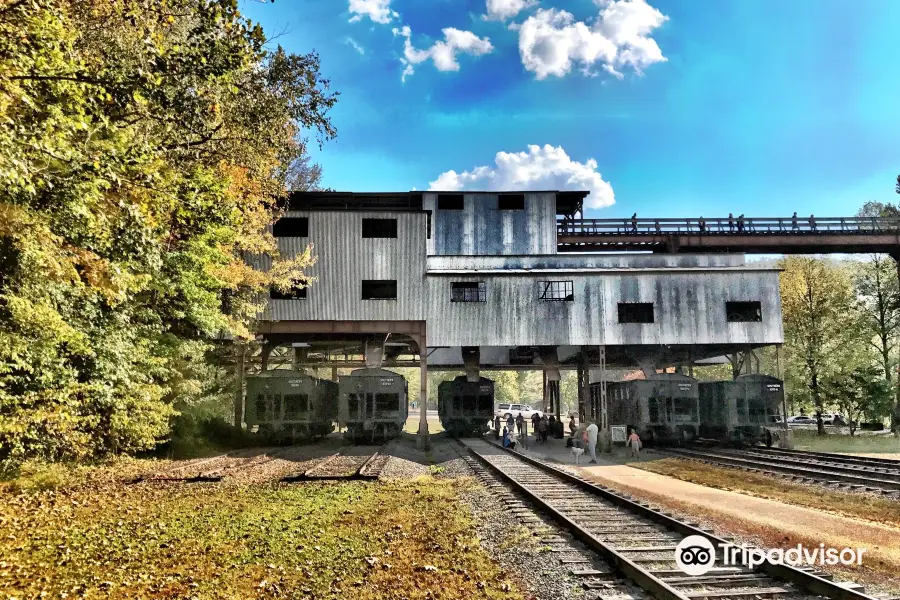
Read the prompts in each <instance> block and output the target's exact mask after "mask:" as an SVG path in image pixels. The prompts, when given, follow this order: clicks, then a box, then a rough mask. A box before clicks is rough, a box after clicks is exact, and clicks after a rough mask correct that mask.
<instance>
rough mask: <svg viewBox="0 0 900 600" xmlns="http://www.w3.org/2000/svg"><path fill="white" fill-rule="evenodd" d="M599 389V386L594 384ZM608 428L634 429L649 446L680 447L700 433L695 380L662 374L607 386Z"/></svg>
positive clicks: (682, 376)
mask: <svg viewBox="0 0 900 600" xmlns="http://www.w3.org/2000/svg"><path fill="white" fill-rule="evenodd" d="M593 385H599V384H593ZM606 397H607V406H608V410H609V423H610V425H625V426H627V427H628V428H630V429H634V430H636V431H637V432H638V435H640V436H641V440H642V441H643V442H644V443H646V444H649V445H657V446H662V445H679V444H683V443H687V442H690V441H692V440H694V439H696V438H697V436H698V433H699V429H700V420H699V411H698V399H699V394H698V389H697V380H696V379H694V378H692V377H687V376H684V375H678V374H669V373H663V374H659V375H657V376H656V377H655V378H653V379H638V380H634V381H620V382H612V383H608V384H607V387H606Z"/></svg>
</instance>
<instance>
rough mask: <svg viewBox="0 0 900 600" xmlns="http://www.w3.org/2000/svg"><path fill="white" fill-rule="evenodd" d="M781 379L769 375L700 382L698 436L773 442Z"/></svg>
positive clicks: (732, 441)
mask: <svg viewBox="0 0 900 600" xmlns="http://www.w3.org/2000/svg"><path fill="white" fill-rule="evenodd" d="M783 401H784V382H783V381H781V380H780V379H778V378H776V377H771V376H769V375H756V374H753V375H741V376H739V377H738V378H737V379H734V380H733V381H702V382H700V437H702V438H704V439H711V440H716V441H718V442H720V443H725V444H733V445H743V444H750V445H753V444H758V443H766V444H767V445H771V444H772V433H771V431H770V429H771V428H772V427H773V426H776V422H777V421H778V420H779V419H780V418H782V417H781V408H782V404H783Z"/></svg>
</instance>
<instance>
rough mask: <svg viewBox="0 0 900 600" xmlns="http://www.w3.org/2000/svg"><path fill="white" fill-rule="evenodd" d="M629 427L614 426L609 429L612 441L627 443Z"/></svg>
mask: <svg viewBox="0 0 900 600" xmlns="http://www.w3.org/2000/svg"><path fill="white" fill-rule="evenodd" d="M627 431H628V427H627V426H625V425H613V426H612V427H610V428H609V433H610V439H611V440H612V441H614V442H623V443H624V442H625V439H626V437H627V436H626V435H625V434H626V433H627Z"/></svg>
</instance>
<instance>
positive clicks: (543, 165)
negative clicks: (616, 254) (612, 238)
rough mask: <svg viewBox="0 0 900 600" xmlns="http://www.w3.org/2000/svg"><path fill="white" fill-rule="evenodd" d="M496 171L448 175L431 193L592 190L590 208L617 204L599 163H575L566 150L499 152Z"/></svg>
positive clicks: (431, 185) (547, 147) (536, 148)
mask: <svg viewBox="0 0 900 600" xmlns="http://www.w3.org/2000/svg"><path fill="white" fill-rule="evenodd" d="M494 163H495V166H494V167H487V166H482V167H475V168H474V169H472V170H471V171H463V172H462V173H457V172H456V171H446V172H444V173H441V174H440V175H438V178H437V179H435V180H434V181H432V182H431V183H429V188H428V189H430V190H440V191H454V190H464V189H478V190H589V191H590V195H589V196H588V197H587V199H586V204H587V206H589V207H590V208H602V207H604V206H610V205H612V204H614V203H615V201H616V197H615V194H613V189H612V186H611V185H610V184H609V183H608V182H606V181H604V180H603V176H602V175H600V173H599V172H598V171H597V161H596V160H594V159H593V158H589V159H588V160H586V161H585V162H583V163H580V162H577V161H574V160H572V159H571V158H570V157H569V155H568V154H566V151H565V150H563V148H562V146H551V145H549V144H547V145H545V146H537V145H530V146H528V151H527V152H512V153H511V152H498V153H497V156H496V157H495V158H494Z"/></svg>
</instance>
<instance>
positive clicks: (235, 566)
mask: <svg viewBox="0 0 900 600" xmlns="http://www.w3.org/2000/svg"><path fill="white" fill-rule="evenodd" d="M145 470H148V469H147V465H143V466H142V465H136V466H135V465H131V466H129V467H123V469H122V472H127V474H128V475H131V474H133V473H134V472H139V471H145ZM122 472H116V470H115V469H112V468H105V469H98V470H95V471H93V472H90V473H78V474H76V476H74V477H73V478H72V479H73V480H72V481H69V482H63V483H62V485H60V486H59V487H56V488H55V489H39V487H33V486H21V485H9V484H8V485H6V486H5V487H4V489H2V490H0V532H2V535H0V589H2V590H3V591H4V594H3V597H4V598H7V597H15V598H37V597H44V594H46V597H55V598H59V597H66V596H65V595H64V594H68V597H92V598H98V597H99V598H135V597H140V598H188V597H190V598H197V599H208V598H209V599H212V598H242V599H243V598H297V599H302V598H309V599H312V598H316V599H320V598H322V599H325V598H341V599H344V598H354V599H355V598H360V599H374V598H400V597H405V598H410V599H413V598H421V599H424V598H429V599H439V598H440V599H443V598H446V599H462V598H521V596H520V595H519V594H518V593H517V592H516V591H515V589H514V587H511V586H510V584H509V583H508V582H506V581H504V580H503V578H502V577H503V575H502V573H501V572H500V570H499V568H498V567H497V565H496V564H495V563H494V562H493V561H492V560H491V559H490V558H489V557H488V556H487V554H486V553H485V552H484V550H483V549H482V548H481V546H480V544H479V541H478V540H477V539H476V537H475V534H474V528H473V524H472V521H471V514H470V513H469V512H468V510H467V509H465V508H464V505H461V504H460V503H459V502H457V493H458V492H459V490H460V489H461V486H464V485H467V483H466V482H462V481H448V480H443V481H436V480H433V479H431V478H430V477H425V478H421V479H419V480H416V481H411V482H410V481H395V482H389V483H362V482H347V483H322V484H297V485H280V484H264V485H254V486H235V485H226V484H225V483H224V482H223V483H209V484H206V483H204V484H164V483H143V484H138V485H125V484H123V483H122V482H121V480H120V477H121V475H122ZM23 488H28V489H29V490H30V491H22V489H23ZM511 589H512V591H509V590H511Z"/></svg>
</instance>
